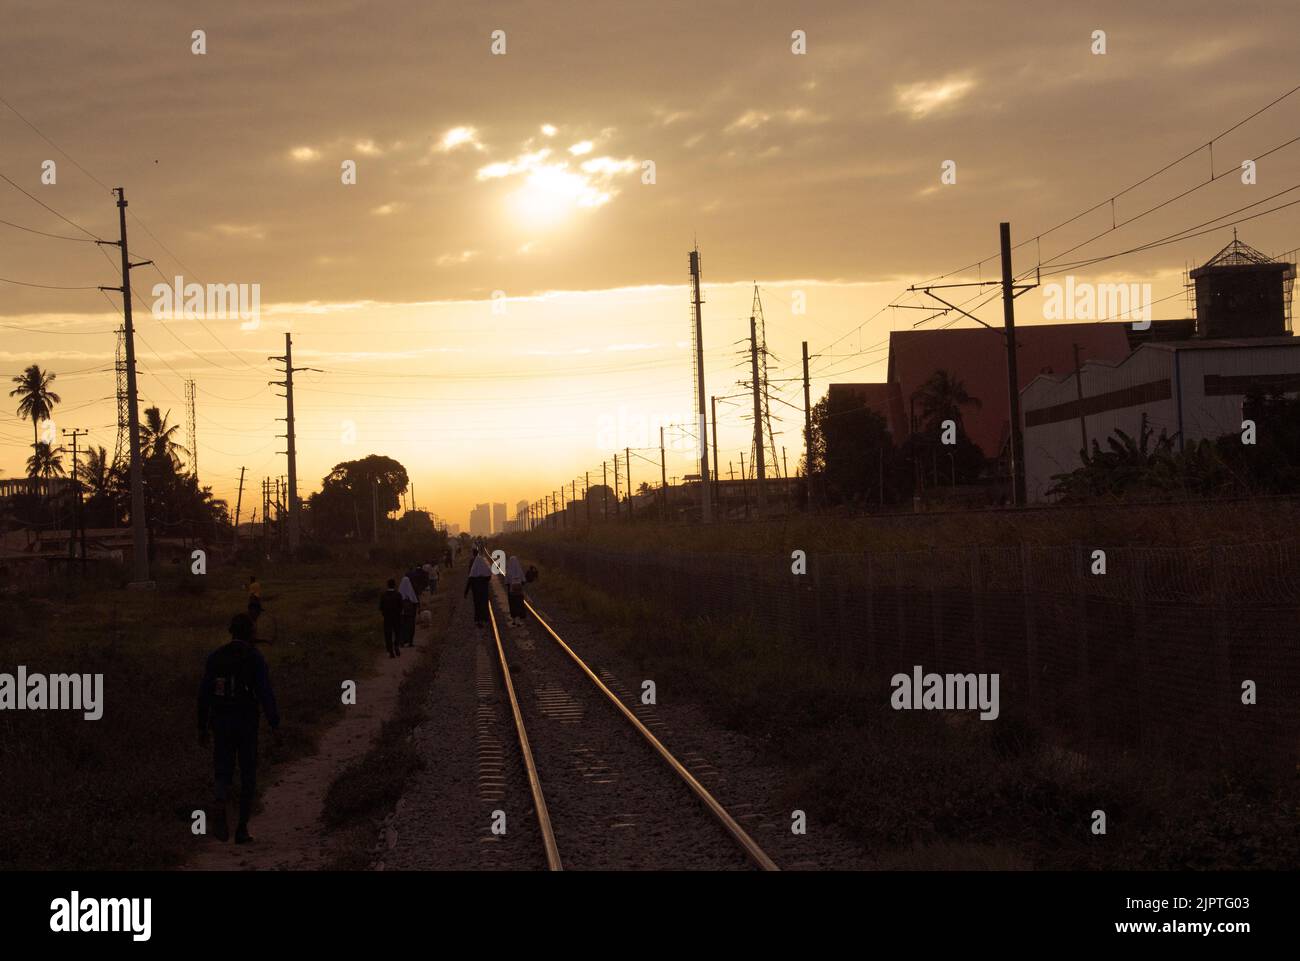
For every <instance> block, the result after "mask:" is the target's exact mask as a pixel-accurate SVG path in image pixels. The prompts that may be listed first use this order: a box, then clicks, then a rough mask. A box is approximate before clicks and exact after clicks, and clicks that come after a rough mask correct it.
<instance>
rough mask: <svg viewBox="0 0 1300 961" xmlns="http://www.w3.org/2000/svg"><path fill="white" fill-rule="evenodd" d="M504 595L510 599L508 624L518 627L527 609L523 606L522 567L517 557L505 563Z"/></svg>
mask: <svg viewBox="0 0 1300 961" xmlns="http://www.w3.org/2000/svg"><path fill="white" fill-rule="evenodd" d="M506 597H507V598H509V600H510V626H511V627H519V626H520V625H522V624H523V623H524V618H525V617H526V616H527V614H528V609H527V608H526V607H524V568H523V565H522V564H520V563H519V558H517V557H511V558H510V561H509V562H508V563H507V564H506Z"/></svg>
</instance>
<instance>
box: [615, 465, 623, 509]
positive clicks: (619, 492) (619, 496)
mask: <svg viewBox="0 0 1300 961" xmlns="http://www.w3.org/2000/svg"><path fill="white" fill-rule="evenodd" d="M622 498H623V494H622V489H621V488H620V487H619V484H618V455H617V454H615V455H614V516H615V517H618V515H619V514H620V513H622V508H621V507H620V506H619V501H620V500H622Z"/></svg>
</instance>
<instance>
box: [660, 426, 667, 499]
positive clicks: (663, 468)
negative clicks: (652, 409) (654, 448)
mask: <svg viewBox="0 0 1300 961" xmlns="http://www.w3.org/2000/svg"><path fill="white" fill-rule="evenodd" d="M659 486H660V487H662V488H663V490H664V496H663V505H664V520H665V521H667V520H668V463H667V461H665V460H664V429H663V428H662V427H660V428H659Z"/></svg>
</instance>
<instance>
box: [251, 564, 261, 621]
mask: <svg viewBox="0 0 1300 961" xmlns="http://www.w3.org/2000/svg"><path fill="white" fill-rule="evenodd" d="M248 616H249V617H251V618H252V619H253V623H254V624H256V623H257V619H258V618H259V617H261V616H262V585H261V584H259V583H258V581H257V575H256V574H249V575H248Z"/></svg>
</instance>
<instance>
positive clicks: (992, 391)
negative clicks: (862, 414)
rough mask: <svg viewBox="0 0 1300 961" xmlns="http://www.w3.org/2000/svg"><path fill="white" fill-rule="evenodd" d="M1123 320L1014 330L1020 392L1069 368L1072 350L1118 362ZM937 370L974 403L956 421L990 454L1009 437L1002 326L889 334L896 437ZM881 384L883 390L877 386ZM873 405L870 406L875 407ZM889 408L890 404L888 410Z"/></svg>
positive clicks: (1125, 351)
mask: <svg viewBox="0 0 1300 961" xmlns="http://www.w3.org/2000/svg"><path fill="white" fill-rule="evenodd" d="M1127 326H1128V325H1127V324H1126V323H1114V322H1110V323H1089V324H1032V325H1026V326H1023V327H1017V328H1016V345H1017V355H1016V372H1017V374H1018V376H1019V380H1020V383H1019V384H1018V389H1020V390H1024V389H1025V387H1026V386H1027V385H1028V384H1029V382H1030V381H1031V380H1033V379H1034V378H1035V377H1037V376H1038V375H1039V374H1054V375H1056V376H1058V377H1060V376H1062V375H1064V374H1067V373H1069V372H1071V371H1073V370H1074V350H1073V345H1074V344H1078V345H1079V358H1080V360H1084V361H1086V360H1108V361H1120V360H1123V359H1124V358H1125V357H1127V356H1128V355H1129V353H1130V351H1129V346H1128V338H1127V337H1126V336H1125V329H1126V327H1127ZM936 370H946V371H948V372H949V373H951V374H952V375H953V376H954V377H956V378H957V379H958V380H960V381H961V382H962V384H963V385H965V387H966V392H967V393H968V394H970V395H971V396H972V397H976V398H978V399H979V401H980V407H979V408H978V409H976V408H974V407H968V408H967V409H966V410H965V411H963V415H962V419H963V423H964V424H965V428H966V433H967V434H968V435H969V437H970V439H971V440H972V441H974V442H975V443H976V444H978V445H979V446H980V448H982V449H983V451H984V454H985V456H987V457H995V456H997V454H998V453H999V452H1000V451H1001V449H1002V446H1003V444H1005V442H1006V437H1007V434H1008V433H1009V428H1008V424H1009V423H1010V414H1009V411H1010V400H1009V397H1008V393H1007V352H1006V346H1005V341H1004V339H1003V336H1002V331H1001V330H1000V329H993V330H990V329H989V328H987V327H950V328H948V329H945V330H895V331H892V332H891V333H890V335H889V374H888V380H889V381H890V383H891V384H896V385H897V389H898V401H897V406H898V409H897V410H896V411H895V412H894V413H893V417H892V419H891V420H890V429H891V430H892V431H893V432H894V437H895V439H896V440H897V441H898V442H901V441H902V440H903V439H904V438H905V437H907V436H908V433H909V431H908V429H907V420H906V419H905V418H906V416H907V409H908V404H909V399H910V398H911V396H912V394H913V393H914V392H915V391H916V390H917V389H919V388H920V387H921V385H922V384H924V383H925V382H926V381H927V380H929V378H930V376H931V375H932V374H933V373H934V372H935V371H936ZM878 386H884V385H878ZM872 406H875V405H874V404H873V405H872ZM891 406H893V405H891Z"/></svg>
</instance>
